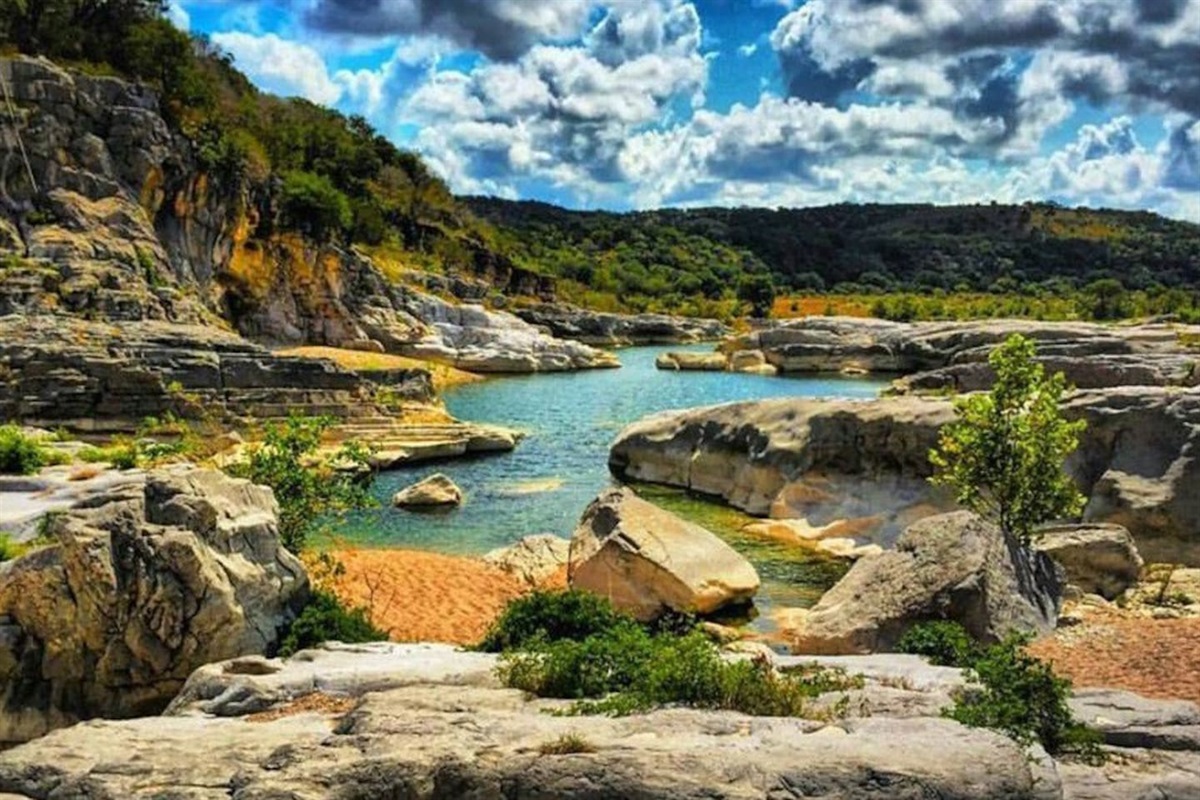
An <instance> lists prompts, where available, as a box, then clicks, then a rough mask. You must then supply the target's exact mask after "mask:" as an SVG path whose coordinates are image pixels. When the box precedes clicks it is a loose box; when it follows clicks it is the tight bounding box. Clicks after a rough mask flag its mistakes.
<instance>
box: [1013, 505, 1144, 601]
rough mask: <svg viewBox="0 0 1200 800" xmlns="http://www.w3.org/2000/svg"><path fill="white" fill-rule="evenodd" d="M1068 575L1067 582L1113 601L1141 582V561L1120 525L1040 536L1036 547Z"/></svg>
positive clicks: (1057, 530) (1054, 529)
mask: <svg viewBox="0 0 1200 800" xmlns="http://www.w3.org/2000/svg"><path fill="white" fill-rule="evenodd" d="M1034 546H1035V547H1036V548H1037V550H1039V551H1040V552H1043V553H1045V554H1046V555H1048V556H1050V557H1051V558H1053V559H1054V560H1055V561H1056V562H1058V564H1059V565H1060V566H1062V568H1063V570H1064V571H1065V572H1066V576H1067V582H1068V583H1070V584H1072V585H1074V586H1077V587H1079V589H1080V590H1081V591H1083V592H1084V593H1086V594H1098V595H1100V596H1101V597H1103V598H1105V599H1106V600H1114V599H1116V598H1117V596H1119V595H1120V594H1122V593H1123V592H1124V591H1125V590H1126V589H1128V588H1129V587H1130V586H1133V585H1134V584H1136V583H1137V582H1138V577H1139V576H1140V575H1141V572H1142V557H1141V556H1140V555H1138V551H1137V547H1136V546H1135V545H1134V543H1133V537H1132V536H1130V535H1129V531H1127V530H1125V528H1123V527H1121V526H1120V525H1099V524H1086V525H1060V526H1055V527H1051V528H1044V529H1042V530H1041V531H1039V532H1038V539H1037V542H1036V543H1035V545H1034Z"/></svg>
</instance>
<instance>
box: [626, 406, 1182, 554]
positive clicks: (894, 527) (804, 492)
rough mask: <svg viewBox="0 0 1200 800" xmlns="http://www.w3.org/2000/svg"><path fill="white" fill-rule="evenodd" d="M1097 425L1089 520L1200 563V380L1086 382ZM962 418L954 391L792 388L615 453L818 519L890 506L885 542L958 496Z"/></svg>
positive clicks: (1076, 460)
mask: <svg viewBox="0 0 1200 800" xmlns="http://www.w3.org/2000/svg"><path fill="white" fill-rule="evenodd" d="M1064 413H1065V414H1066V416H1068V417H1070V418H1074V419H1084V420H1086V421H1087V423H1088V425H1087V428H1086V429H1085V431H1084V432H1083V434H1082V436H1081V440H1080V446H1079V449H1078V450H1077V451H1076V453H1075V454H1074V455H1072V456H1071V458H1070V459H1069V460H1068V462H1067V471H1068V473H1069V474H1071V475H1072V476H1073V477H1074V478H1075V481H1076V483H1077V484H1078V486H1079V488H1080V490H1081V491H1082V492H1083V495H1084V497H1085V498H1086V499H1087V505H1086V507H1085V509H1084V514H1083V518H1084V520H1085V521H1086V522H1089V523H1112V524H1118V525H1122V526H1124V527H1125V528H1127V529H1128V530H1129V532H1130V533H1131V534H1132V535H1133V537H1134V541H1135V542H1136V544H1137V548H1138V551H1139V552H1140V553H1141V555H1142V557H1143V558H1144V559H1146V560H1147V561H1150V562H1155V561H1157V562H1164V563H1182V564H1200V493H1198V492H1196V491H1194V490H1193V488H1192V487H1194V486H1197V485H1200V461H1198V460H1196V459H1194V458H1191V457H1190V455H1189V454H1190V453H1191V452H1192V451H1194V450H1195V449H1196V448H1197V447H1200V388H1196V389H1183V390H1181V389H1177V388H1170V387H1151V386H1143V387H1118V388H1115V389H1106V390H1103V391H1087V392H1078V393H1076V394H1074V395H1071V396H1069V397H1068V398H1067V400H1066V404H1065V408H1064ZM951 419H953V409H952V406H951V403H950V402H949V401H947V400H944V399H941V400H939V399H933V398H921V397H895V398H886V399H881V400H877V401H870V402H853V401H820V400H799V399H780V400H763V401H759V402H754V403H733V404H728V405H723V406H713V407H710V408H698V409H691V410H688V411H681V412H670V413H665V414H658V415H655V416H653V417H649V418H647V419H644V420H642V421H640V422H637V423H634V424H633V425H631V426H629V427H627V428H626V429H625V430H624V431H622V432H621V434H620V435H619V436H618V438H617V441H616V442H615V443H614V445H613V447H612V450H611V451H610V454H609V467H610V469H611V470H612V472H613V473H614V474H615V475H616V476H617V477H619V478H628V479H633V480H644V481H649V482H654V483H664V484H668V485H672V486H681V487H686V488H689V489H693V490H695V491H699V492H703V493H705V494H711V495H717V496H719V497H723V498H724V499H725V500H726V501H728V502H729V503H730V504H731V505H734V506H736V507H738V508H741V509H744V510H746V511H748V512H750V513H752V514H767V513H770V514H771V515H772V516H779V517H798V518H802V519H805V520H807V521H808V522H809V523H810V524H812V525H813V526H815V527H823V526H825V525H828V524H830V523H832V522H833V521H835V520H839V519H842V520H846V519H849V520H853V519H863V518H867V517H873V516H875V517H881V519H880V522H879V524H878V526H877V533H876V534H875V535H874V536H875V538H876V540H877V543H880V544H888V543H889V542H890V541H892V540H894V538H895V536H896V535H897V534H898V532H899V530H901V529H902V528H903V525H904V524H907V523H908V522H911V521H912V520H913V519H914V518H915V517H919V516H921V515H928V514H932V513H938V512H939V511H941V510H945V509H947V508H948V507H949V506H950V501H952V498H950V497H948V496H947V495H945V494H944V493H939V492H938V491H936V490H934V489H932V488H931V487H930V486H929V485H928V483H927V481H926V478H927V477H928V476H929V475H930V474H931V472H932V466H931V465H930V463H929V458H928V455H929V451H930V449H931V448H933V447H934V446H935V445H936V444H937V436H938V429H939V428H940V427H941V426H942V425H943V424H945V423H946V422H948V421H950V420H951Z"/></svg>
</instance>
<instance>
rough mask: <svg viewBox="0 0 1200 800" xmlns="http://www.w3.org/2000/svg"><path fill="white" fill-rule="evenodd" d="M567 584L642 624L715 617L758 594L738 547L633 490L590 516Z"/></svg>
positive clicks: (592, 509)
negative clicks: (672, 617)
mask: <svg viewBox="0 0 1200 800" xmlns="http://www.w3.org/2000/svg"><path fill="white" fill-rule="evenodd" d="M569 579H570V582H571V585H572V586H573V587H575V588H577V589H585V590H587V591H590V592H593V593H595V594H599V595H603V596H605V597H608V598H609V599H610V600H612V602H613V604H614V605H616V606H617V607H618V608H621V609H624V610H626V611H629V612H630V613H632V614H633V615H635V616H636V617H638V618H639V619H643V620H647V619H653V618H655V617H657V616H659V615H661V614H662V613H663V612H665V611H667V610H674V611H681V612H690V613H696V614H711V613H712V612H714V611H716V610H718V609H720V608H722V607H724V606H728V605H733V604H738V603H745V602H748V601H750V599H751V598H753V597H754V594H755V593H756V592H757V591H758V586H759V580H758V573H756V572H755V571H754V567H752V566H751V565H750V562H749V561H747V560H746V559H745V558H743V557H742V556H741V555H739V554H738V553H737V552H736V551H735V550H734V549H733V548H732V547H730V546H729V545H727V544H725V542H723V541H721V540H720V539H719V538H717V536H715V535H714V534H712V533H710V532H709V531H707V530H705V529H704V528H701V527H700V526H699V525H694V524H692V523H690V522H686V521H684V520H682V519H680V518H679V517H677V516H675V515H674V514H672V513H670V512H668V511H664V510H663V509H661V508H659V507H657V506H655V505H653V504H651V503H648V502H646V501H645V500H642V499H641V498H639V497H638V496H637V495H636V494H634V493H633V490H631V489H627V488H622V489H610V490H608V491H606V492H604V493H602V494H601V495H600V496H599V497H597V498H596V499H595V500H594V501H592V504H591V505H590V506H588V508H587V510H586V511H585V512H584V514H583V519H582V520H581V521H580V523H579V527H578V528H576V529H575V535H574V538H573V539H572V542H571V563H570V573H569Z"/></svg>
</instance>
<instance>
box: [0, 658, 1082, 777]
mask: <svg viewBox="0 0 1200 800" xmlns="http://www.w3.org/2000/svg"><path fill="white" fill-rule="evenodd" d="M494 663H495V662H494V660H493V657H491V656H486V655H483V654H476V653H457V652H454V651H452V650H450V649H449V648H431V647H428V646H420V645H417V646H404V645H381V646H370V647H367V648H361V649H360V648H353V649H351V648H338V649H334V650H326V651H308V652H305V653H302V654H299V655H298V656H297V657H296V658H294V659H292V660H291V661H289V662H285V663H281V662H274V661H265V660H247V661H242V662H232V663H227V664H224V665H214V667H211V668H207V669H206V670H205V671H204V673H203V674H202V675H198V676H196V677H195V678H193V680H192V681H189V685H188V689H187V690H185V692H184V694H183V695H182V696H181V699H180V702H179V703H177V704H176V705H175V706H173V707H172V712H171V713H172V715H173V716H169V717H161V718H154V719H144V720H135V721H127V722H101V723H92V724H89V725H86V726H80V727H77V728H72V729H69V730H65V731H58V732H56V733H54V734H51V735H50V736H48V737H46V738H44V739H42V740H40V741H38V742H36V743H33V744H30V745H27V746H24V747H20V748H17V749H15V750H11V751H9V752H6V753H2V754H0V791H7V792H15V793H19V794H20V795H21V796H24V797H29V798H39V799H41V798H48V797H51V796H53V797H54V798H56V799H59V798H61V800H74V798H81V799H82V798H84V797H87V798H97V799H98V798H114V800H115V798H122V800H125V799H126V798H129V799H132V798H150V797H163V796H167V795H170V796H187V797H190V798H195V799H196V800H207V799H208V798H214V800H215V798H229V797H234V798H239V799H240V800H251V799H252V798H268V797H278V798H282V797H290V798H303V799H304V800H308V799H309V798H313V799H314V800H315V798H340V799H341V800H359V799H361V800H367V799H368V798H378V797H401V796H402V797H411V798H421V799H422V800H426V799H429V800H432V799H434V798H445V800H452V799H453V800H460V798H491V797H509V798H514V800H522V799H526V800H533V798H550V797H555V798H558V797H563V798H593V799H594V800H618V798H620V799H622V800H623V799H624V798H634V797H637V798H647V800H649V799H650V798H666V797H671V798H683V799H684V800H688V799H692V800H699V798H713V797H715V796H720V797H722V798H727V799H728V800H750V798H755V799H762V800H765V799H766V798H776V797H791V796H800V795H797V793H796V789H797V787H803V793H804V795H806V796H810V797H838V798H846V799H847V800H856V799H858V798H862V799H863V800H866V798H875V797H879V796H880V794H879V790H880V784H881V781H883V782H885V785H886V787H887V796H888V797H896V798H903V797H914V798H915V797H929V796H936V797H940V798H947V799H948V800H949V799H957V800H968V799H973V798H984V797H986V798H1014V800H1015V799H1019V798H1056V797H1061V788H1060V786H1059V782H1058V780H1057V777H1056V776H1055V775H1054V773H1053V770H1052V769H1051V770H1050V771H1049V772H1047V771H1046V770H1044V769H1043V768H1041V767H1039V766H1038V765H1037V764H1036V763H1035V762H1031V761H1030V760H1028V759H1027V758H1026V755H1025V753H1024V751H1023V750H1022V749H1021V748H1019V747H1018V746H1016V745H1015V744H1013V743H1012V742H1011V741H1009V740H1007V739H1005V738H1003V737H1002V736H1000V735H998V734H995V733H991V732H988V731H983V730H972V729H968V728H964V727H962V726H960V725H958V724H957V723H954V722H952V721H949V720H944V719H939V718H937V717H936V716H935V715H930V714H914V713H913V712H914V711H917V710H919V709H920V708H921V707H922V706H923V704H922V703H921V702H920V701H919V698H921V697H925V696H929V695H928V694H927V692H928V691H930V689H932V687H929V688H924V691H922V690H918V689H916V688H914V689H911V690H906V689H889V688H887V687H885V686H883V685H882V684H877V683H874V682H871V683H870V686H871V687H872V688H871V689H870V691H871V692H872V693H874V694H875V695H876V696H878V697H880V698H883V697H885V696H887V697H890V698H891V700H890V701H889V702H891V703H892V706H891V707H893V708H895V709H897V713H899V714H900V716H898V717H885V716H875V717H871V718H852V719H847V720H843V721H840V722H837V723H835V724H829V723H826V722H818V721H810V720H805V719H778V718H774V719H772V718H750V717H744V716H742V715H740V714H734V713H722V712H701V711H690V710H685V709H674V710H662V711H655V712H653V713H650V714H644V715H635V716H630V717H624V718H615V719H614V718H610V717H589V718H582V719H581V718H575V717H563V716H555V715H551V714H547V713H544V711H546V710H549V709H554V708H562V706H563V704H562V703H560V702H554V701H532V702H531V701H529V700H527V699H526V698H525V697H524V696H523V695H522V694H521V693H520V692H517V691H512V690H505V689H501V688H499V687H498V686H497V685H496V684H495V678H494V677H493V673H492V671H491V666H492V665H494ZM851 668H852V667H851ZM875 669H876V670H878V669H879V668H878V667H876V668H875ZM910 669H911V668H910ZM884 673H886V674H889V675H890V674H891V673H890V672H888V671H887V669H886V668H885V669H884ZM933 691H935V692H936V691H937V690H936V689H933ZM314 692H321V693H320V694H314ZM839 696H840V695H830V696H829V699H828V700H829V703H832V702H833V701H834V700H836V699H837V697H839ZM902 697H909V698H912V699H911V700H902V699H901V698H902ZM239 698H240V699H241V701H242V702H241V703H240V704H239ZM297 700H298V702H294V701H297ZM314 701H315V702H314ZM855 705H857V704H855ZM881 708H882V706H881ZM305 709H311V710H309V711H305ZM903 709H909V711H908V712H905V711H903ZM264 710H269V711H268V713H267V714H264V715H261V716H259V717H258V718H256V719H257V721H256V722H255V723H254V724H248V723H247V722H246V721H245V720H244V719H240V718H233V719H229V718H226V717H231V716H232V717H237V716H238V715H244V714H247V713H250V712H252V711H264ZM206 711H207V714H206V713H205V712H206ZM214 714H215V715H217V716H211V715H214ZM566 735H574V736H577V737H580V738H581V739H582V740H583V741H584V742H585V743H586V744H587V746H588V748H587V749H588V750H589V752H584V753H578V754H567V755H546V754H543V753H542V749H543V748H547V747H549V746H551V745H553V744H554V743H555V742H557V741H559V740H560V739H561V738H562V737H563V736H566ZM897 741H909V742H914V741H919V742H921V744H922V746H921V747H903V748H902V747H896V742H897ZM714 791H716V792H717V793H718V794H716V795H714Z"/></svg>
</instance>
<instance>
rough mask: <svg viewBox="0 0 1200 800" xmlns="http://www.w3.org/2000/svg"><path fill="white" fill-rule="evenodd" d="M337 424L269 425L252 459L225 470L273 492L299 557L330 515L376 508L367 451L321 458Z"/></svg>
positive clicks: (351, 445)
mask: <svg viewBox="0 0 1200 800" xmlns="http://www.w3.org/2000/svg"><path fill="white" fill-rule="evenodd" d="M333 422H334V420H333V419H331V418H328V417H317V418H306V417H291V418H289V419H288V420H287V421H286V422H283V423H281V424H274V425H267V426H266V431H265V435H264V437H263V441H262V442H261V443H260V444H259V445H257V446H256V447H254V448H253V449H252V450H251V451H250V456H249V459H248V460H247V461H243V462H238V463H235V464H231V465H229V466H227V467H226V468H225V470H226V472H228V473H230V474H231V475H234V476H235V477H239V478H247V479H249V480H251V481H253V482H254V483H258V484H262V485H264V486H270V487H271V489H272V490H273V491H274V492H275V500H276V501H278V503H279V535H280V538H281V539H282V541H283V545H284V547H286V548H288V549H289V550H291V551H292V552H293V553H299V552H300V551H301V550H303V549H304V547H305V545H306V543H307V541H308V538H309V536H311V535H312V534H313V533H315V532H316V531H318V530H319V529H320V528H321V527H322V524H323V520H324V519H325V518H327V517H328V515H330V514H341V513H344V512H346V511H350V510H353V509H360V508H368V507H370V506H371V505H372V503H373V502H374V501H373V500H372V498H371V495H370V492H369V491H368V489H369V482H367V481H364V480H363V475H370V472H371V470H370V463H369V455H370V454H369V452H368V451H367V450H366V449H365V448H364V447H363V446H362V445H360V444H358V443H356V442H347V443H346V444H344V445H343V446H342V448H341V450H340V451H339V452H338V453H337V455H336V456H334V457H333V458H331V459H328V460H323V459H321V458H319V457H318V452H317V451H318V449H319V447H320V445H321V436H322V435H323V434H324V432H325V431H326V430H328V429H329V428H330V427H331V426H332V425H333ZM334 464H336V465H337V467H338V468H337V469H335V468H334V466H333V465H334Z"/></svg>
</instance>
